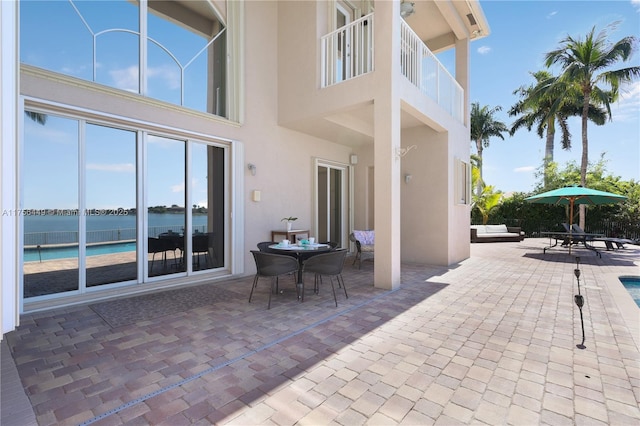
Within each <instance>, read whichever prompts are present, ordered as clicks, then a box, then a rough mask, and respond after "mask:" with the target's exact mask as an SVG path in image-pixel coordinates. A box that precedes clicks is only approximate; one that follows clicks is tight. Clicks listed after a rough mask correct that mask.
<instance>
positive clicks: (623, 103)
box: [611, 0, 640, 121]
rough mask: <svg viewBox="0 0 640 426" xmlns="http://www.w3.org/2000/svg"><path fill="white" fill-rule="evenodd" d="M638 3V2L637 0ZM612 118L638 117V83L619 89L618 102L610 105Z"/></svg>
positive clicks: (639, 101)
mask: <svg viewBox="0 0 640 426" xmlns="http://www.w3.org/2000/svg"><path fill="white" fill-rule="evenodd" d="M638 1H639V2H640V0H638ZM611 114H612V116H613V117H612V118H613V120H615V121H633V120H638V117H640V81H635V82H633V83H630V84H624V85H622V86H621V87H620V97H619V98H618V102H616V103H615V104H613V105H611Z"/></svg>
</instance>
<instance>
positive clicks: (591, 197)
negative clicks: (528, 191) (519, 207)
mask: <svg viewBox="0 0 640 426" xmlns="http://www.w3.org/2000/svg"><path fill="white" fill-rule="evenodd" d="M626 199H627V197H625V196H623V195H618V194H614V193H612V192H605V191H598V190H596V189H589V188H584V187H582V186H566V187H564V188H558V189H554V190H552V191H547V192H543V193H542V194H538V195H533V196H531V197H527V198H525V199H524V200H525V201H528V202H530V203H538V204H555V205H562V206H566V205H568V206H569V240H571V229H572V228H573V226H572V225H573V206H574V205H575V204H591V205H597V204H612V203H617V202H620V201H622V200H626ZM569 254H571V244H569Z"/></svg>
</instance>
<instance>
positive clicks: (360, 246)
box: [349, 231, 375, 269]
mask: <svg viewBox="0 0 640 426" xmlns="http://www.w3.org/2000/svg"><path fill="white" fill-rule="evenodd" d="M349 240H350V241H352V242H353V243H355V244H356V256H355V258H354V259H353V264H354V265H355V264H356V261H357V262H358V269H360V267H361V266H362V260H363V256H366V257H369V258H371V259H373V257H374V249H375V231H353V232H352V233H351V234H349Z"/></svg>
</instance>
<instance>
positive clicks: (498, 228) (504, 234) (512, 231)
mask: <svg viewBox="0 0 640 426" xmlns="http://www.w3.org/2000/svg"><path fill="white" fill-rule="evenodd" d="M522 240H524V232H522V229H521V228H520V227H518V226H507V225H471V242H472V243H498V242H518V241H522Z"/></svg>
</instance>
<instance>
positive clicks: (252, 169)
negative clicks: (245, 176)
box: [247, 164, 256, 176]
mask: <svg viewBox="0 0 640 426" xmlns="http://www.w3.org/2000/svg"><path fill="white" fill-rule="evenodd" d="M247 169H249V171H250V172H251V176H255V175H256V165H255V164H249V165H247Z"/></svg>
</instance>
